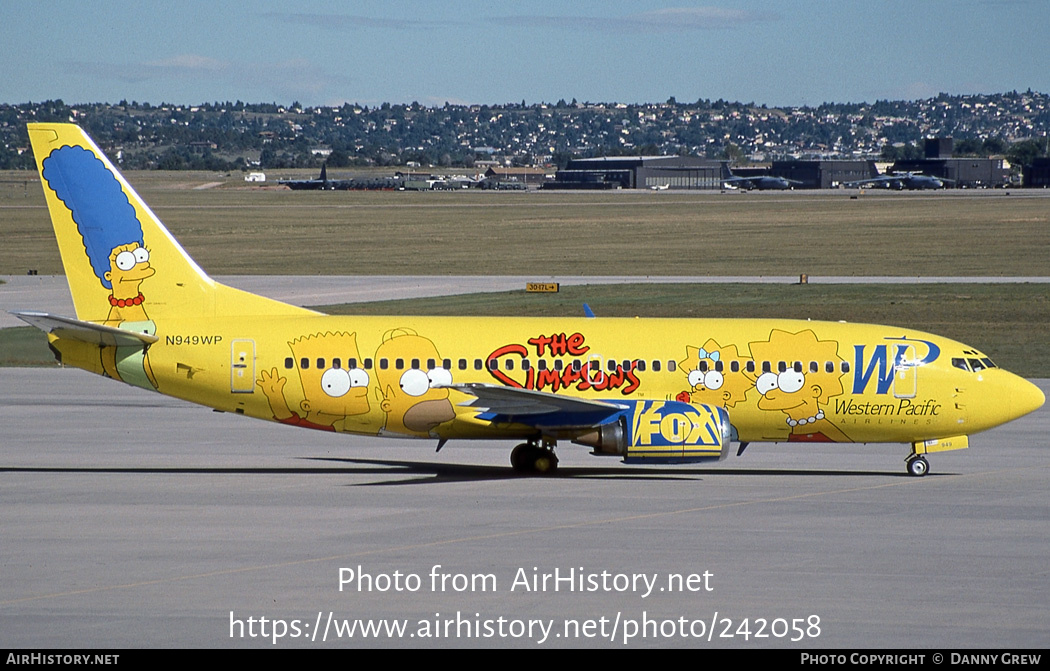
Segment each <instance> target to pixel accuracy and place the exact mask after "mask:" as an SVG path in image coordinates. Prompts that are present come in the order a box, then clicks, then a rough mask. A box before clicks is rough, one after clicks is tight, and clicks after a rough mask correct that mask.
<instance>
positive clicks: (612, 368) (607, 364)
mask: <svg viewBox="0 0 1050 671" xmlns="http://www.w3.org/2000/svg"><path fill="white" fill-rule="evenodd" d="M605 369H606V370H608V371H609V372H610V373H615V372H616V362H615V361H613V360H612V359H609V360H608V361H606V362H605Z"/></svg>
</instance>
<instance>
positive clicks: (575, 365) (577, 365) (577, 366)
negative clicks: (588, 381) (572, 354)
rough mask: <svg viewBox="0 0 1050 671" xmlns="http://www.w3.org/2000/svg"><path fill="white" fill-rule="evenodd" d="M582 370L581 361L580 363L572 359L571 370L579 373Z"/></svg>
mask: <svg viewBox="0 0 1050 671" xmlns="http://www.w3.org/2000/svg"><path fill="white" fill-rule="evenodd" d="M582 368H583V362H582V361H580V360H579V359H573V360H572V369H573V370H574V371H575V372H577V373H579V372H580V370H581V369H582Z"/></svg>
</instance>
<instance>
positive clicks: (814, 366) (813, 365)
mask: <svg viewBox="0 0 1050 671" xmlns="http://www.w3.org/2000/svg"><path fill="white" fill-rule="evenodd" d="M809 372H810V373H819V372H820V364H818V363H817V362H816V361H810V362H809Z"/></svg>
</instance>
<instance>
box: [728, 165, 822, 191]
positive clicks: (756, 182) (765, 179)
mask: <svg viewBox="0 0 1050 671" xmlns="http://www.w3.org/2000/svg"><path fill="white" fill-rule="evenodd" d="M722 184H723V185H725V186H729V187H732V188H738V189H747V190H748V191H750V190H751V189H758V190H759V191H767V190H776V191H785V190H788V189H794V188H795V185H797V184H802V182H800V181H798V180H794V179H787V178H786V177H775V176H773V175H758V176H756V177H737V176H736V175H734V174H733V171H732V170H730V169H729V164H728V163H723V164H722Z"/></svg>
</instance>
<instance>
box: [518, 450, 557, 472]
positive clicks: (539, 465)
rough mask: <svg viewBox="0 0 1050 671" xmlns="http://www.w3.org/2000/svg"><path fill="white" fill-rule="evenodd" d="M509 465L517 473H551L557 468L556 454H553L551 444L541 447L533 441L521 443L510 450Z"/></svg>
mask: <svg viewBox="0 0 1050 671" xmlns="http://www.w3.org/2000/svg"><path fill="white" fill-rule="evenodd" d="M510 465H511V466H512V467H513V468H514V470H515V471H516V472H518V473H535V474H537V475H551V474H552V473H554V472H555V471H556V470H558V455H556V454H554V445H553V444H551V445H544V446H542V447H541V446H539V445H536V444H535V443H522V444H521V445H518V446H517V447H515V448H514V449H513V450H511V453H510Z"/></svg>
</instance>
